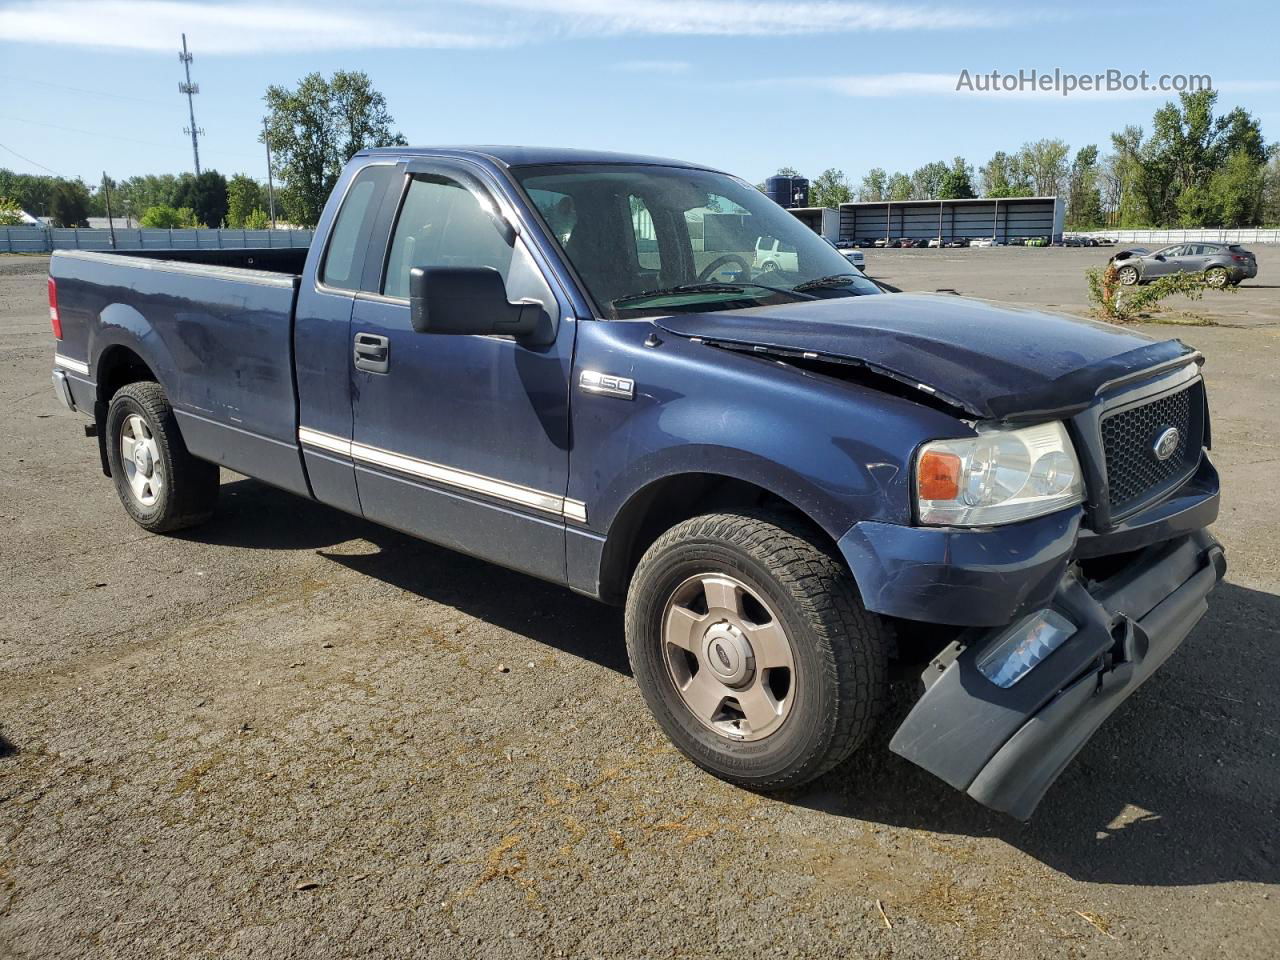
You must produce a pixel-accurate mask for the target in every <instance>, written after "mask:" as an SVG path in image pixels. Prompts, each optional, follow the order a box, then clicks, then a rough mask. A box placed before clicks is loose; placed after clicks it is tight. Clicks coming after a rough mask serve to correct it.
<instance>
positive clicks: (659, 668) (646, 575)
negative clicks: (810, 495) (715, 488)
mask: <svg viewBox="0 0 1280 960" xmlns="http://www.w3.org/2000/svg"><path fill="white" fill-rule="evenodd" d="M725 598H730V599H725ZM626 634H627V654H628V657H629V658H630V661H631V668H632V671H633V672H634V674H635V677H636V681H637V683H638V684H639V687H640V691H641V693H642V694H643V695H644V698H645V701H646V703H647V704H648V706H649V709H650V710H651V711H652V712H653V715H654V717H655V719H657V721H658V723H659V725H660V726H661V727H662V729H663V730H664V731H665V732H666V734H667V736H668V737H670V739H671V741H672V742H673V743H674V744H675V745H676V747H678V748H679V749H680V750H681V752H683V753H684V754H685V755H686V756H687V757H689V759H691V760H692V761H693V762H694V763H696V764H698V766H700V767H702V768H703V769H705V770H707V771H709V772H710V773H712V774H714V775H715V776H717V777H719V778H721V779H722V780H727V781H729V782H730V783H734V784H738V785H740V786H743V787H748V788H751V789H757V790H778V789H783V788H786V787H794V786H798V785H800V784H803V783H806V782H807V781H809V780H812V779H814V778H815V777H818V776H820V775H822V774H823V773H826V772H827V771H828V770H830V769H831V768H833V767H835V766H836V765H838V764H839V763H841V762H842V761H844V760H845V759H847V758H848V757H849V755H850V754H852V753H853V752H854V751H855V750H856V749H857V748H858V747H859V746H860V745H861V744H862V743H863V742H864V741H865V740H866V738H867V737H868V735H869V734H870V733H871V731H872V730H873V728H874V727H875V724H876V720H877V718H878V717H879V715H880V712H881V711H882V709H883V707H884V703H885V700H886V698H887V694H888V681H887V666H886V665H887V660H888V652H889V649H890V644H891V637H890V635H889V632H888V629H887V627H886V626H885V624H884V623H883V621H881V620H880V618H879V617H877V616H875V615H874V614H871V613H868V612H867V610H866V609H865V608H864V607H863V606H862V604H861V602H860V600H859V598H858V596H857V589H856V586H855V584H854V582H853V578H852V576H851V575H850V573H849V571H848V569H847V568H846V567H845V565H844V564H843V562H842V561H841V560H840V559H839V558H838V557H837V556H836V555H835V553H834V551H833V550H832V549H831V547H830V545H829V544H827V543H826V542H825V541H824V539H823V538H822V537H821V535H820V534H818V533H817V532H816V531H813V530H811V529H809V528H808V527H807V526H805V525H803V524H801V523H797V522H795V521H793V520H791V519H789V518H785V517H781V516H775V515H772V514H753V513H717V514H708V515H705V516H700V517H695V518H693V519H691V520H687V521H685V522H684V523H681V524H678V525H677V526H675V527H673V528H672V529H670V530H668V531H667V532H666V533H664V534H663V535H662V536H661V537H659V538H658V540H657V541H656V542H655V543H654V544H653V546H651V547H650V548H649V549H648V550H647V551H646V552H645V555H644V557H643V558H641V560H640V563H639V565H638V566H637V568H636V571H635V575H634V576H633V577H632V580H631V586H630V589H629V591H628V594H627V612H626ZM744 638H745V642H744ZM714 658H719V663H718V664H716V661H715V659H714ZM713 664H715V665H714V666H713ZM743 664H746V665H747V666H746V667H745V668H743V669H742V671H741V675H739V674H738V673H735V672H734V671H735V670H738V669H739V668H740V667H742V665H743ZM726 678H727V679H726Z"/></svg>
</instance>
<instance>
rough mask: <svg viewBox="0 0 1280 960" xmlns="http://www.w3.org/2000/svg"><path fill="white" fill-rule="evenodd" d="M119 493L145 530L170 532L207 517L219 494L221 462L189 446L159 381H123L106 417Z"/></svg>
mask: <svg viewBox="0 0 1280 960" xmlns="http://www.w3.org/2000/svg"><path fill="white" fill-rule="evenodd" d="M106 445H107V459H108V462H109V463H110V466H111V477H112V479H113V480H114V482H115V485H116V493H117V494H118V495H119V497H120V502H121V503H122V504H124V508H125V510H126V511H127V512H128V514H129V516H131V517H132V518H133V519H134V521H135V522H136V523H137V524H138V525H139V526H140V527H142V528H143V529H144V530H150V531H151V532H152V533H168V532H170V531H173V530H181V529H183V528H185V527H193V526H195V525H196V524H199V523H203V522H204V521H205V520H207V519H209V517H210V516H211V515H212V513H213V508H214V505H215V504H216V503H217V500H218V467H217V465H216V464H213V463H209V462H207V461H205V460H198V459H196V458H195V457H193V456H192V455H191V454H190V453H189V452H188V451H187V445H186V444H185V443H184V442H183V440H182V434H181V433H180V432H179V430H178V422H177V420H176V418H175V417H174V415H173V408H172V407H171V406H169V401H168V400H167V399H166V398H165V395H164V391H163V390H162V389H160V384H158V383H152V382H149V381H141V382H138V383H131V384H128V385H126V386H124V387H121V388H120V389H119V390H118V391H117V392H116V395H115V396H114V397H112V398H111V406H110V407H108V409H107V422H106Z"/></svg>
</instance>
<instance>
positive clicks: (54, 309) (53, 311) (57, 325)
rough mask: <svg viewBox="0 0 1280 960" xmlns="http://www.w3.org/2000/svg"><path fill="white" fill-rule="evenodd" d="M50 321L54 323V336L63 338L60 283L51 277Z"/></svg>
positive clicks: (58, 338) (56, 338) (59, 338)
mask: <svg viewBox="0 0 1280 960" xmlns="http://www.w3.org/2000/svg"><path fill="white" fill-rule="evenodd" d="M49 323H51V324H52V325H53V338H54V339H55V340H61V339H62V318H61V317H60V316H58V285H57V284H56V283H54V282H53V277H50V278H49Z"/></svg>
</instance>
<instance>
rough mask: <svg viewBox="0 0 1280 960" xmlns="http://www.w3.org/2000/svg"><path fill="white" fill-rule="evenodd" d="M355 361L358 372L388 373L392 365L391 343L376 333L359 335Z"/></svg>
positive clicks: (356, 341) (357, 336) (356, 343)
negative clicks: (388, 368)
mask: <svg viewBox="0 0 1280 960" xmlns="http://www.w3.org/2000/svg"><path fill="white" fill-rule="evenodd" d="M355 359H356V369H357V370H367V371H368V372H369V373H386V372H387V367H388V366H389V365H390V363H391V341H390V340H388V339H387V338H386V337H382V336H379V335H378V334H376V333H357V334H356V339H355Z"/></svg>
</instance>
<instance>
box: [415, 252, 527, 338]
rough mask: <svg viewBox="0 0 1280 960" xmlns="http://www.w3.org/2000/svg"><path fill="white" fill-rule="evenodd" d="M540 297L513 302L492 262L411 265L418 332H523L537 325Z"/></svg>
mask: <svg viewBox="0 0 1280 960" xmlns="http://www.w3.org/2000/svg"><path fill="white" fill-rule="evenodd" d="M544 309H545V308H544V307H543V305H542V304H541V303H540V302H538V301H537V300H521V301H518V302H517V303H512V302H511V301H509V300H508V299H507V285H506V283H504V282H503V279H502V274H500V273H499V272H498V271H497V270H495V269H494V268H493V267H414V268H413V269H411V270H410V271H409V317H410V322H411V323H412V324H413V329H414V330H416V331H417V332H418V333H453V334H461V335H464V336H467V335H470V336H487V335H489V334H502V335H506V336H512V337H522V336H528V335H529V334H532V333H533V332H534V331H535V330H537V328H538V321H539V319H540V318H541V316H542V313H543V311H544Z"/></svg>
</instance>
